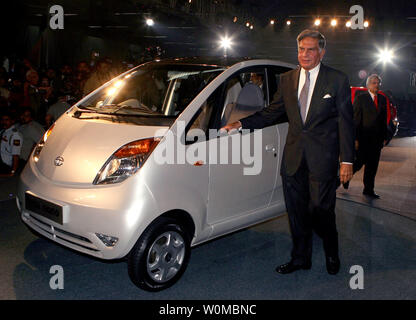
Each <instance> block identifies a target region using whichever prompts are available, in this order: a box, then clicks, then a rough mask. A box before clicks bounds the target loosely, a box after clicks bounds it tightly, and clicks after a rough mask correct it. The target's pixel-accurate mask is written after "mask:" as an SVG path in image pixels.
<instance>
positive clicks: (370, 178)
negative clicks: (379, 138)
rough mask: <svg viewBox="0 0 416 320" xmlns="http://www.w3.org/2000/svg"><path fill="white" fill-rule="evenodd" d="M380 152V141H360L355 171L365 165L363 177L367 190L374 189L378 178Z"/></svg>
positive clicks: (371, 190) (365, 189)
mask: <svg viewBox="0 0 416 320" xmlns="http://www.w3.org/2000/svg"><path fill="white" fill-rule="evenodd" d="M380 154H381V147H380V143H364V142H363V143H361V142H360V143H359V148H358V151H357V156H356V159H355V161H354V166H353V171H354V173H355V172H357V171H359V170H360V169H361V168H362V167H363V166H365V167H364V177H363V183H364V191H365V192H370V193H371V192H373V191H374V181H375V179H376V174H377V169H378V163H379V161H380Z"/></svg>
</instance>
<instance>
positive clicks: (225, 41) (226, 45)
mask: <svg viewBox="0 0 416 320" xmlns="http://www.w3.org/2000/svg"><path fill="white" fill-rule="evenodd" d="M232 44H233V43H232V41H231V39H230V38H228V37H227V36H225V37H223V38H221V40H220V45H221V47H223V48H224V49H225V50H227V49H229V48H231V46H232Z"/></svg>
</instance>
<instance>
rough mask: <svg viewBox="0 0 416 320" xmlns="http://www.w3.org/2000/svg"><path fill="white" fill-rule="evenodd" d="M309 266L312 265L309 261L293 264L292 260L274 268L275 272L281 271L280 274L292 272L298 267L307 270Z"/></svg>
mask: <svg viewBox="0 0 416 320" xmlns="http://www.w3.org/2000/svg"><path fill="white" fill-rule="evenodd" d="M311 267H312V263H311V262H307V263H304V264H294V263H293V262H292V261H290V262H288V263H286V264H282V265H280V266H278V267H277V268H276V272H277V273H281V274H288V273H292V272H294V271H297V270H300V269H304V270H309V269H310V268H311Z"/></svg>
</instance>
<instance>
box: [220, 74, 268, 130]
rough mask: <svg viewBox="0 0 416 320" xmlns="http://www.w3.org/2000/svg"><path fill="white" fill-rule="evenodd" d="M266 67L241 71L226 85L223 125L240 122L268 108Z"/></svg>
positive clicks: (222, 114)
mask: <svg viewBox="0 0 416 320" xmlns="http://www.w3.org/2000/svg"><path fill="white" fill-rule="evenodd" d="M265 79H266V72H265V68H264V67H250V68H245V69H243V70H240V71H239V72H237V73H235V74H234V75H233V76H231V77H230V78H229V79H228V80H227V81H226V83H225V88H226V89H225V94H224V97H225V99H224V102H223V110H222V113H221V125H223V126H224V125H226V124H228V123H231V122H234V121H237V120H240V119H242V118H244V117H246V116H249V115H251V114H253V113H255V112H257V111H260V110H261V109H263V108H264V107H265V106H266V102H267V101H266V97H267V83H266V81H265Z"/></svg>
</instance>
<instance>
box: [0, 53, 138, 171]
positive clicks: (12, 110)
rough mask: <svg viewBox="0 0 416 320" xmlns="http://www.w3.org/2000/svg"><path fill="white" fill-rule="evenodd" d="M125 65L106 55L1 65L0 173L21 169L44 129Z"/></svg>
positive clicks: (123, 68) (118, 72)
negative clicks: (53, 64)
mask: <svg viewBox="0 0 416 320" xmlns="http://www.w3.org/2000/svg"><path fill="white" fill-rule="evenodd" d="M129 67H131V66H128V65H127V64H125V65H123V64H121V65H117V66H116V65H114V64H113V63H112V61H111V60H110V59H108V58H106V59H101V60H98V61H92V62H91V63H89V62H87V61H80V62H78V63H77V64H76V65H75V67H73V66H71V65H70V64H63V65H62V66H61V67H60V68H45V69H38V68H36V67H34V65H33V64H32V63H31V62H30V61H29V60H28V59H23V60H22V61H20V62H19V61H16V62H15V63H14V64H13V65H12V66H11V67H10V68H8V70H7V69H6V68H5V67H4V66H1V67H0V115H1V128H0V134H1V137H2V146H1V148H2V150H1V161H0V163H1V164H2V165H3V164H5V165H6V167H3V169H4V170H0V171H1V172H0V174H3V175H4V174H6V175H13V174H14V173H15V172H16V171H17V170H19V169H21V168H22V167H23V165H24V162H25V161H27V158H28V157H29V154H30V152H31V150H32V148H33V147H34V146H35V144H36V143H37V142H38V141H39V139H40V138H41V137H42V135H43V134H44V132H45V130H47V129H48V128H49V127H50V126H51V125H52V124H53V122H54V121H56V120H57V119H58V118H59V117H60V116H61V115H62V114H63V113H64V112H65V111H67V110H68V109H69V108H70V107H71V105H72V104H74V103H75V102H76V101H78V100H79V99H81V98H82V97H83V96H85V95H87V94H88V93H90V92H91V91H93V90H95V89H96V88H97V87H99V86H100V85H102V84H104V83H105V82H107V81H108V80H110V79H112V78H113V77H115V76H116V75H117V74H120V73H121V72H123V71H125V70H127V69H128V68H129ZM6 140H7V141H6ZM16 153H18V156H19V157H18V158H16V157H14V156H15V155H16Z"/></svg>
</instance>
